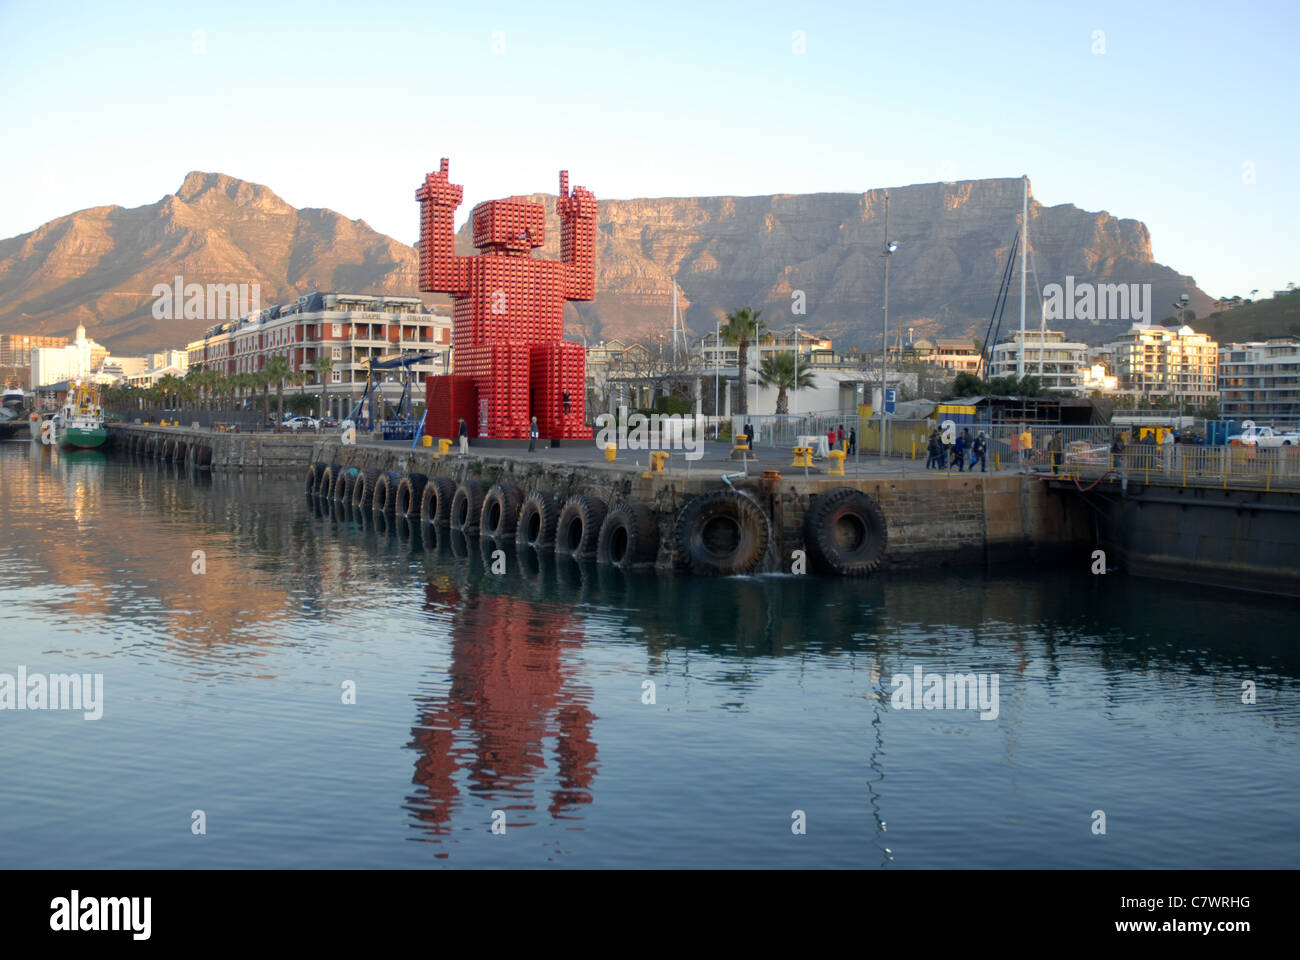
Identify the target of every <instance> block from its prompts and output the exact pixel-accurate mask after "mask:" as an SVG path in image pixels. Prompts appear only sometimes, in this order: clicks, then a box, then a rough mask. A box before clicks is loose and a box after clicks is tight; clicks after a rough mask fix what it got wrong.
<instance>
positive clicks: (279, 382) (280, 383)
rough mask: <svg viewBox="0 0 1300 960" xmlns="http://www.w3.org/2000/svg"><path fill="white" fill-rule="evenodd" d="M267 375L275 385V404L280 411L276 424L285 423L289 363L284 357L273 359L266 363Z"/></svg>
mask: <svg viewBox="0 0 1300 960" xmlns="http://www.w3.org/2000/svg"><path fill="white" fill-rule="evenodd" d="M265 372H266V375H267V377H269V378H270V380H271V382H272V383H274V384H275V402H276V407H277V409H278V411H279V415H278V417H277V419H276V421H275V422H276V423H281V422H283V421H284V381H285V380H287V379H288V378H289V374H290V370H289V361H288V360H286V359H285V358H284V357H278V356H277V357H271V358H269V359H268V360H267V361H266V371H265Z"/></svg>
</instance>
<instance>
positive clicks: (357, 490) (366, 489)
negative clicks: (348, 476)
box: [352, 467, 379, 509]
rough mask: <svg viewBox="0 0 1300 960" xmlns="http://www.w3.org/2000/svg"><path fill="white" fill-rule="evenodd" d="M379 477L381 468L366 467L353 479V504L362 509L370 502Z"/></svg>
mask: <svg viewBox="0 0 1300 960" xmlns="http://www.w3.org/2000/svg"><path fill="white" fill-rule="evenodd" d="M377 479H379V468H377V467H366V468H365V469H363V470H362V471H361V473H359V474H358V475H357V478H356V479H355V480H354V481H352V506H353V507H355V508H357V509H360V508H361V507H364V506H365V505H366V504H368V503H369V502H370V498H371V497H373V496H374V495H375V481H376V480H377Z"/></svg>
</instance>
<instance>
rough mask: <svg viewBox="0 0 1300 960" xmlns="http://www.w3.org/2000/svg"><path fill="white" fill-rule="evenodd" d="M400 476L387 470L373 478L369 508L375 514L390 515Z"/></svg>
mask: <svg viewBox="0 0 1300 960" xmlns="http://www.w3.org/2000/svg"><path fill="white" fill-rule="evenodd" d="M401 479H402V475H401V474H400V473H398V472H397V471H395V470H387V471H385V472H384V473H381V474H380V475H379V476H377V477H375V492H374V493H373V494H372V495H371V497H370V507H371V509H372V510H374V512H375V513H392V512H393V508H394V507H395V506H396V504H397V484H398V482H399V481H400V480H401Z"/></svg>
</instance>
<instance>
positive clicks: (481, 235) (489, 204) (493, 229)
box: [470, 197, 546, 256]
mask: <svg viewBox="0 0 1300 960" xmlns="http://www.w3.org/2000/svg"><path fill="white" fill-rule="evenodd" d="M470 217H471V219H472V220H473V222H474V246H475V247H477V248H478V249H479V250H488V251H491V252H493V253H514V254H523V255H525V256H526V255H527V254H528V252H529V251H531V250H532V249H533V248H534V247H540V246H541V245H542V243H543V241H544V240H545V238H546V234H545V229H546V208H545V207H543V206H542V205H541V204H540V203H531V202H529V201H528V200H525V199H523V198H522V197H510V198H509V199H507V200H487V201H485V202H483V203H480V204H479V205H478V206H476V207H475V208H474V210H473V211H472V212H471V214H470Z"/></svg>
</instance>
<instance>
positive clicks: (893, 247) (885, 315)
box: [880, 190, 898, 466]
mask: <svg viewBox="0 0 1300 960" xmlns="http://www.w3.org/2000/svg"><path fill="white" fill-rule="evenodd" d="M897 252H898V243H897V241H894V240H890V239H889V191H888V190H886V191H885V249H884V252H882V253H881V256H882V257H884V258H885V305H884V308H883V310H882V311H881V317H880V463H881V465H882V466H883V465H884V463H885V377H886V362H887V358H888V354H889V258H890V257H892V256H893V255H894V254H895V253H897Z"/></svg>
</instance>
